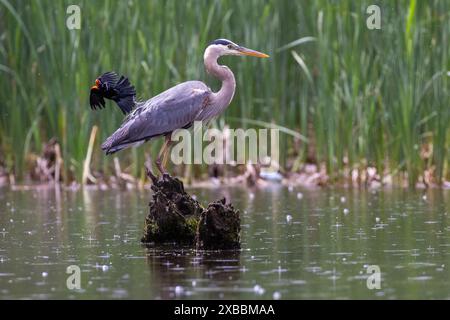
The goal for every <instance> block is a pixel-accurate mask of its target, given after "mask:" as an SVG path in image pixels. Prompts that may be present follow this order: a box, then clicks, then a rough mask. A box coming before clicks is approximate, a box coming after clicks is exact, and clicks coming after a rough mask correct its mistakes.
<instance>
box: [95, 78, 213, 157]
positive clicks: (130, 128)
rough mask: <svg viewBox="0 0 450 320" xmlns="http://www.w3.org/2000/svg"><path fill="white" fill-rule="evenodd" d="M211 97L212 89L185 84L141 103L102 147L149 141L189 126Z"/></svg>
mask: <svg viewBox="0 0 450 320" xmlns="http://www.w3.org/2000/svg"><path fill="white" fill-rule="evenodd" d="M209 94H210V90H209V88H208V87H207V86H206V85H205V84H204V83H202V82H199V81H189V82H184V83H182V84H179V85H177V86H175V87H173V88H171V89H169V90H167V91H164V92H163V93H161V94H159V95H157V96H155V97H154V98H152V99H150V100H148V101H146V102H144V103H142V104H141V105H140V106H139V107H138V108H137V109H136V110H135V111H134V112H133V113H132V114H131V115H130V116H129V117H127V118H126V120H125V122H124V123H123V124H122V126H121V127H120V128H119V129H118V130H117V131H116V132H114V133H113V134H112V135H111V137H109V138H108V139H107V140H106V141H105V143H104V144H103V145H102V148H103V149H108V148H111V147H112V146H115V145H118V144H123V143H130V142H136V141H140V140H148V139H150V138H152V137H155V136H160V135H164V134H167V133H170V132H172V131H175V130H176V129H181V128H184V127H186V126H187V125H189V124H190V123H192V122H193V121H194V120H195V118H196V116H197V114H198V113H199V112H200V111H201V110H202V108H204V107H205V105H206V102H207V100H208V97H209Z"/></svg>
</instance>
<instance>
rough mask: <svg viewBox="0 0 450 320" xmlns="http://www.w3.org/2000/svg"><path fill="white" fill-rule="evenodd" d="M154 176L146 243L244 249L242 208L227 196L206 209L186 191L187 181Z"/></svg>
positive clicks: (149, 172)
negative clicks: (241, 237) (242, 240)
mask: <svg viewBox="0 0 450 320" xmlns="http://www.w3.org/2000/svg"><path fill="white" fill-rule="evenodd" d="M147 174H148V176H149V177H150V178H151V179H152V181H153V184H152V187H151V188H152V190H153V195H152V200H151V201H150V204H149V207H150V211H149V214H148V215H147V217H146V218H145V225H144V235H143V237H142V239H141V241H142V242H144V243H149V242H154V243H169V242H172V243H177V244H189V245H195V246H196V248H197V249H199V250H222V249H238V248H240V218H239V211H238V210H235V209H234V208H233V207H232V206H231V205H230V204H225V199H222V200H219V201H216V202H213V203H210V204H209V205H208V207H207V208H206V209H205V208H204V207H202V206H201V205H200V203H199V202H198V201H197V200H195V199H194V198H192V196H191V195H190V194H188V193H187V192H186V191H185V190H184V186H183V183H182V182H181V181H180V180H179V179H177V178H173V177H171V176H170V175H168V174H164V175H162V177H160V178H159V179H158V178H157V177H156V176H154V175H153V174H152V173H151V171H149V170H147Z"/></svg>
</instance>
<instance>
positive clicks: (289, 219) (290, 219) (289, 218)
mask: <svg viewBox="0 0 450 320" xmlns="http://www.w3.org/2000/svg"><path fill="white" fill-rule="evenodd" d="M291 221H292V216H291V215H290V214H288V215H287V216H286V222H287V223H291Z"/></svg>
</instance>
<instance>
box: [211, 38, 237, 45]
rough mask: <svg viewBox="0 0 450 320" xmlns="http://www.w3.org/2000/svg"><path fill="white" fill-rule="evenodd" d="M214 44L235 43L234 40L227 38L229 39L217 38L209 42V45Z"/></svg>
mask: <svg viewBox="0 0 450 320" xmlns="http://www.w3.org/2000/svg"><path fill="white" fill-rule="evenodd" d="M212 44H222V45H224V46H227V45H229V44H233V42H231V41H230V40H227V39H216V40H214V41H212V42H210V43H209V45H212Z"/></svg>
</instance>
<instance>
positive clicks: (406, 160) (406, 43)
mask: <svg viewBox="0 0 450 320" xmlns="http://www.w3.org/2000/svg"><path fill="white" fill-rule="evenodd" d="M71 4H77V5H79V6H80V8H81V29H80V30H68V29H67V28H66V19H67V18H68V16H69V15H68V14H66V9H67V7H68V6H69V5H71ZM371 4H373V1H306V0H305V1H299V0H297V1H288V0H286V1H283V0H266V1H262V0H247V1H232V0H229V1H227V0H216V1H214V0H210V1H206V0H190V1H179V0H167V1H162V0H161V1H158V0H154V1H133V0H129V1H77V0H71V1H50V0H43V1H29V0H22V1H20V0H14V1H12V0H0V88H1V90H0V162H1V164H2V165H3V166H4V167H5V168H6V170H8V171H9V172H12V173H14V174H15V175H16V176H17V178H18V179H24V178H26V177H27V172H28V171H29V169H30V166H31V165H32V164H31V162H32V161H31V160H30V155H32V154H40V153H41V152H42V148H43V144H44V143H45V142H47V141H48V140H49V139H51V138H52V137H55V138H57V139H58V141H59V143H60V145H61V151H62V158H63V160H64V164H63V176H62V177H63V179H64V181H65V182H70V181H73V180H75V181H80V180H81V176H82V172H83V161H84V159H85V157H86V152H87V149H88V142H89V135H90V132H91V130H92V127H93V126H94V125H98V126H99V135H98V137H97V139H96V145H95V148H94V154H93V159H92V163H91V169H92V170H93V171H101V172H104V173H105V174H110V173H112V172H113V161H112V160H113V158H112V157H105V156H104V155H103V154H102V153H101V150H100V147H99V144H100V143H101V142H102V141H103V140H104V139H105V138H106V137H107V136H108V135H109V134H111V133H112V132H113V131H114V130H115V129H116V128H117V127H118V126H119V125H120V123H121V119H122V114H121V112H120V111H119V110H118V109H117V108H116V107H115V106H112V104H111V103H109V105H108V107H107V110H103V111H101V112H92V111H91V110H90V108H89V103H88V94H89V88H90V86H91V85H92V84H93V81H94V79H95V78H96V77H97V76H98V75H99V74H101V73H102V72H105V71H108V70H115V71H117V72H118V73H121V74H125V75H127V76H128V77H129V78H130V80H131V82H132V83H134V85H135V86H136V89H137V92H138V96H139V97H140V98H143V99H146V98H149V97H151V96H153V95H155V94H157V93H159V92H161V91H163V90H165V89H167V88H169V87H171V86H173V85H175V84H176V83H178V82H182V81H186V80H191V79H200V80H206V82H207V83H208V84H209V85H211V87H212V88H213V89H217V88H218V87H219V83H218V82H217V81H216V80H214V79H212V78H211V77H209V76H207V75H206V73H205V71H204V67H203V61H202V60H203V51H204V49H205V47H206V45H207V44H208V43H209V42H210V41H211V40H214V39H216V38H222V37H223V38H228V39H231V40H233V41H235V42H237V43H239V44H242V45H245V46H247V47H250V48H253V49H256V50H260V51H263V52H267V53H269V54H270V55H271V59H270V60H259V59H244V58H236V57H225V58H222V60H221V62H222V63H223V64H226V65H228V66H230V68H231V69H232V70H233V71H234V73H235V75H236V79H237V92H236V95H235V99H234V101H233V102H232V104H231V106H230V107H229V108H228V110H227V111H226V113H225V116H222V117H221V118H219V119H218V121H217V122H216V123H215V124H214V125H216V126H218V127H221V126H223V125H224V124H225V123H229V124H230V126H231V127H233V128H236V127H249V126H252V125H250V124H249V123H248V120H260V121H265V122H273V123H275V124H277V125H281V126H284V127H287V128H290V129H293V130H295V131H297V132H299V133H301V134H302V135H304V136H306V137H307V138H308V142H307V143H306V142H303V141H297V140H296V139H294V138H293V137H291V136H289V135H282V136H281V141H282V148H281V150H282V155H281V159H282V164H283V165H284V166H285V168H287V169H289V170H294V171H295V170H298V169H299V168H301V164H302V163H305V162H306V161H310V162H311V161H312V162H316V163H319V164H325V165H326V168H327V172H328V174H329V175H330V177H331V178H332V181H333V180H339V179H340V178H342V177H343V176H345V175H346V173H348V172H349V169H352V168H356V169H364V168H366V167H368V166H374V167H376V168H377V170H378V172H381V173H386V174H392V175H393V176H394V177H406V176H407V179H408V181H409V183H410V184H411V185H413V184H415V182H416V181H417V180H418V179H419V178H420V176H421V175H423V173H424V172H425V170H428V172H430V173H431V174H432V175H433V177H434V179H435V181H437V182H440V181H442V180H443V179H446V180H449V170H448V162H449V161H448V154H449V140H450V139H449V138H450V130H449V122H450V111H449V110H450V109H449V102H450V100H449V97H450V96H449V93H450V87H449V80H450V74H449V72H450V56H449V49H450V44H449V36H450V2H449V1H437V0H435V1H412V0H411V1H377V3H376V4H377V5H379V6H380V7H381V30H369V29H368V28H367V26H366V20H367V18H368V16H369V14H367V13H366V9H367V7H368V6H369V5H371ZM310 37H312V38H310ZM296 40H298V41H297V42H295V41H296ZM159 146H160V142H158V143H151V144H146V145H144V146H142V147H140V148H138V149H130V151H129V152H128V151H126V152H121V153H119V154H118V157H119V159H120V162H121V164H122V169H123V170H125V171H126V172H128V173H130V174H132V175H134V176H137V177H143V176H144V170H143V162H144V153H145V151H147V152H151V153H152V154H155V153H156V152H157V149H158V148H159ZM194 170H195V174H197V175H199V174H201V173H202V172H203V173H204V172H206V170H207V168H206V166H205V167H199V166H197V167H195V168H194Z"/></svg>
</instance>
